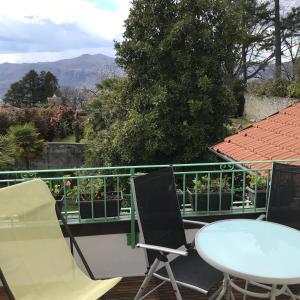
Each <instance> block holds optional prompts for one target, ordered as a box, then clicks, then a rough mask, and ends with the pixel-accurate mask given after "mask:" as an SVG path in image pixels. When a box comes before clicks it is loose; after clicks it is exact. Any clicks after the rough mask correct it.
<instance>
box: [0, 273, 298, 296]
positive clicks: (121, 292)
mask: <svg viewBox="0 0 300 300" xmlns="http://www.w3.org/2000/svg"><path fill="white" fill-rule="evenodd" d="M142 280H143V277H127V278H124V279H123V280H122V281H121V282H120V283H119V284H118V285H117V286H116V287H115V288H113V289H112V290H111V291H110V292H108V293H107V294H106V295H105V296H103V297H102V298H101V300H133V299H134V296H135V294H136V292H137V290H138V288H139V286H140V285H141V283H142ZM158 282H160V281H159V280H157V279H152V280H151V282H150V287H151V286H152V287H153V286H155V285H156V284H157V283H158ZM237 283H238V284H239V285H243V284H244V282H243V281H241V280H238V281H237ZM292 289H293V291H294V292H295V293H297V294H299V291H300V286H293V287H292ZM252 290H253V291H254V290H255V291H259V288H254V289H252ZM180 292H181V295H182V298H183V300H207V299H208V296H205V295H203V294H201V293H197V292H194V291H192V290H190V289H186V288H180ZM234 295H235V299H236V300H242V295H241V294H239V293H234ZM253 299H254V298H251V297H247V300H253ZM277 299H279V300H285V299H289V297H287V296H280V297H278V298H277ZM0 300H8V297H7V296H6V295H5V292H4V290H3V288H2V289H0ZM53 300H63V299H53ZM147 300H175V296H174V293H173V291H172V288H171V285H170V284H168V283H166V284H165V285H163V286H162V287H160V288H159V289H158V290H156V291H155V292H153V293H152V294H151V295H150V296H149V297H148V298H147Z"/></svg>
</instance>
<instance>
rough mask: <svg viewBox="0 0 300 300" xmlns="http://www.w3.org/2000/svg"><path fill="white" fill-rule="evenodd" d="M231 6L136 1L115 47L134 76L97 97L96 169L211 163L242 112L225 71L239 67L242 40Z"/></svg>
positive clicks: (189, 0)
mask: <svg viewBox="0 0 300 300" xmlns="http://www.w3.org/2000/svg"><path fill="white" fill-rule="evenodd" d="M231 3H232V2H231V1H227V0H214V1H211V0H201V1H196V2H195V1H193V0H182V1H174V0H168V1H159V0H155V1H147V0H135V1H133V2H132V8H131V11H130V14H129V17H128V19H127V20H126V22H125V32H124V39H123V41H122V42H121V43H116V45H115V46H116V51H117V62H118V63H119V64H120V65H121V67H123V68H124V70H125V72H126V74H127V76H128V77H127V78H124V79H117V80H114V81H111V82H110V83H111V87H110V88H109V87H106V88H105V90H104V93H103V94H101V95H100V96H99V98H98V103H99V104H98V107H99V110H98V111H97V112H98V115H97V116H96V117H97V119H98V120H99V121H98V122H96V123H97V126H99V127H100V128H98V130H97V131H96V132H95V131H94V132H92V134H93V136H94V137H95V138H94V139H93V140H92V141H90V147H88V150H87V153H88V155H87V156H90V157H93V159H90V160H89V161H90V162H92V161H93V162H94V163H98V164H134V163H139V164H142V163H173V162H179V161H180V162H192V161H199V160H202V159H204V157H205V155H206V151H207V147H208V146H210V145H212V144H213V143H214V142H216V141H217V140H219V139H220V138H222V137H223V136H224V135H225V134H226V126H225V124H226V123H227V122H228V119H229V116H231V115H232V114H233V113H234V111H235V109H236V103H235V101H234V98H233V96H232V93H231V91H230V90H229V89H228V86H227V85H226V83H225V78H224V77H225V72H224V66H227V65H232V64H233V63H234V62H235V61H236V60H237V58H236V55H237V54H236V51H235V47H236V44H237V42H238V39H239V35H240V31H239V29H238V26H236V25H237V24H236V23H235V20H236V16H237V14H238V11H237V9H235V10H232V7H231ZM99 124H103V125H99ZM93 153H94V154H93Z"/></svg>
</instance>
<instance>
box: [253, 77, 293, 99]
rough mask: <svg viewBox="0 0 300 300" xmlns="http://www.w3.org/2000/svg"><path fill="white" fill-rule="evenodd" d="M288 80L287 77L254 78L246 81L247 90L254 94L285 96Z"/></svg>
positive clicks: (286, 94)
mask: <svg viewBox="0 0 300 300" xmlns="http://www.w3.org/2000/svg"><path fill="white" fill-rule="evenodd" d="M290 83H291V82H290V81H289V80H287V79H283V78H281V79H268V80H255V81H252V82H249V83H248V92H249V93H250V94H253V95H256V96H269V97H271V96H277V97H287V96H288V95H289V93H288V86H289V85H290Z"/></svg>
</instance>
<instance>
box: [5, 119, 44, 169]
mask: <svg viewBox="0 0 300 300" xmlns="http://www.w3.org/2000/svg"><path fill="white" fill-rule="evenodd" d="M8 139H9V141H10V142H11V143H12V144H13V147H14V156H15V158H16V159H22V160H24V161H25V163H26V167H27V168H29V162H30V160H31V159H34V158H36V157H37V156H39V155H40V154H41V153H42V152H43V150H44V142H43V140H41V139H40V138H39V134H38V132H37V130H36V128H35V127H34V126H33V125H32V124H30V123H26V124H24V125H15V126H11V127H10V128H9V129H8Z"/></svg>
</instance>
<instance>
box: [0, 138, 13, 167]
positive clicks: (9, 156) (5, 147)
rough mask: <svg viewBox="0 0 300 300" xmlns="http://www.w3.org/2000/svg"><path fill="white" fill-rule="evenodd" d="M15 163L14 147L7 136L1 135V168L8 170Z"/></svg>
mask: <svg viewBox="0 0 300 300" xmlns="http://www.w3.org/2000/svg"><path fill="white" fill-rule="evenodd" d="M14 163H15V159H14V148H13V145H12V143H11V142H10V141H9V139H8V137H7V136H4V135H0V170H7V169H8V168H10V167H12V166H13V165H14Z"/></svg>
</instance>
